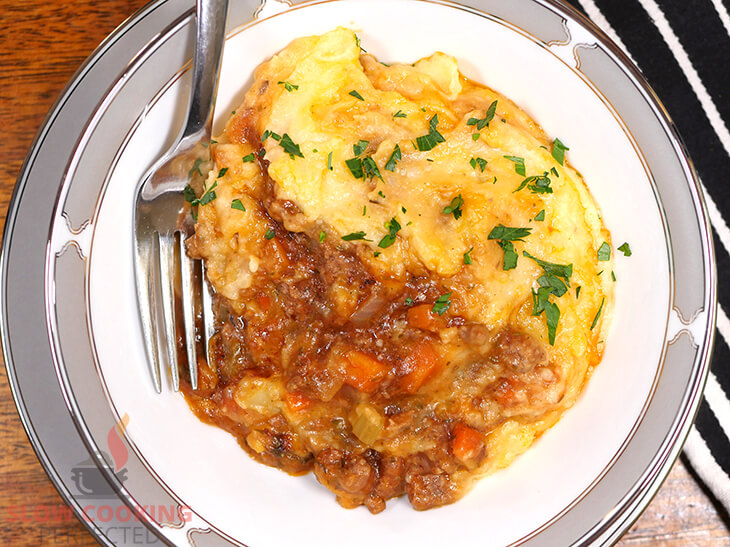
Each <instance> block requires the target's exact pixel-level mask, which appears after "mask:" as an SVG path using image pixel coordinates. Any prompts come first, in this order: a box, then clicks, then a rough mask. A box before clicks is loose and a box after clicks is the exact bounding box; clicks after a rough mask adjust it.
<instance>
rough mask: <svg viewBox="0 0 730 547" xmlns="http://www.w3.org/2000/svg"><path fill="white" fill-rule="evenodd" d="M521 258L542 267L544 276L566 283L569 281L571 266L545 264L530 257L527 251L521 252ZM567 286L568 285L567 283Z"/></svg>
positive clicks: (545, 262)
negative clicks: (524, 257) (558, 278)
mask: <svg viewBox="0 0 730 547" xmlns="http://www.w3.org/2000/svg"><path fill="white" fill-rule="evenodd" d="M522 255H523V256H526V257H527V258H530V259H532V260H534V261H535V262H537V264H538V265H539V266H540V267H542V269H543V270H545V273H546V274H549V275H554V276H556V277H562V278H564V279H565V280H566V281H570V276H572V275H573V265H572V264H567V265H564V264H554V263H552V262H547V261H545V260H540V259H539V258H537V257H535V256H532V255H531V254H530V253H528V252H527V251H523V252H522ZM568 286H570V284H569V283H568Z"/></svg>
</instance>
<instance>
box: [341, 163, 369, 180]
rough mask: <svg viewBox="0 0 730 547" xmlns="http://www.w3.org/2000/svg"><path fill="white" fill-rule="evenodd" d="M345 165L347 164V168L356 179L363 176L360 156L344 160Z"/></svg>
mask: <svg viewBox="0 0 730 547" xmlns="http://www.w3.org/2000/svg"><path fill="white" fill-rule="evenodd" d="M345 165H347V168H348V169H349V170H350V173H352V176H353V177H355V178H356V179H361V178H363V176H364V174H363V171H362V160H361V159H360V158H352V159H349V160H347V161H346V162H345Z"/></svg>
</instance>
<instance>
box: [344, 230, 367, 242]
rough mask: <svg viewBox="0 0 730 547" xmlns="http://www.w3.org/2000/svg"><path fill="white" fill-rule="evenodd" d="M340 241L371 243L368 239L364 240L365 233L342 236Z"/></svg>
mask: <svg viewBox="0 0 730 547" xmlns="http://www.w3.org/2000/svg"><path fill="white" fill-rule="evenodd" d="M342 239H343V240H345V241H359V240H362V241H371V240H370V239H366V238H365V232H362V231H360V232H352V233H351V234H347V235H344V236H342Z"/></svg>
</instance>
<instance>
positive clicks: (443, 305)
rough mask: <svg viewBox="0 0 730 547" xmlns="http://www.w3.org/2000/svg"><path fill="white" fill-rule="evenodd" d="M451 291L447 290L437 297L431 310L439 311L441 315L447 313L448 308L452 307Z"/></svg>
mask: <svg viewBox="0 0 730 547" xmlns="http://www.w3.org/2000/svg"><path fill="white" fill-rule="evenodd" d="M450 299H451V293H450V292H447V293H445V294H442V295H441V296H439V297H438V298H437V299H436V302H435V303H434V305H433V307H432V308H431V311H432V312H433V313H437V314H439V315H443V314H445V313H446V310H448V309H449V308H450V307H451V300H450Z"/></svg>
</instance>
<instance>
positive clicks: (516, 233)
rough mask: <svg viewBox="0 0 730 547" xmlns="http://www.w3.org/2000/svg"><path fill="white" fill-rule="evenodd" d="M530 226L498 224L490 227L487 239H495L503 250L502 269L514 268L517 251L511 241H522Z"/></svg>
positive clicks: (528, 233)
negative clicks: (511, 226)
mask: <svg viewBox="0 0 730 547" xmlns="http://www.w3.org/2000/svg"><path fill="white" fill-rule="evenodd" d="M531 231H532V228H510V227H508V226H504V225H502V224H499V225H497V226H495V227H494V228H492V231H491V232H489V235H488V236H487V239H496V240H497V244H498V245H499V246H500V248H501V249H502V250H503V251H504V263H503V265H502V269H503V270H505V271H507V270H514V269H515V268H516V267H517V253H516V252H515V246H514V245H513V244H512V242H513V241H524V239H522V238H524V237H527V236H529V235H530V232H531Z"/></svg>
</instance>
